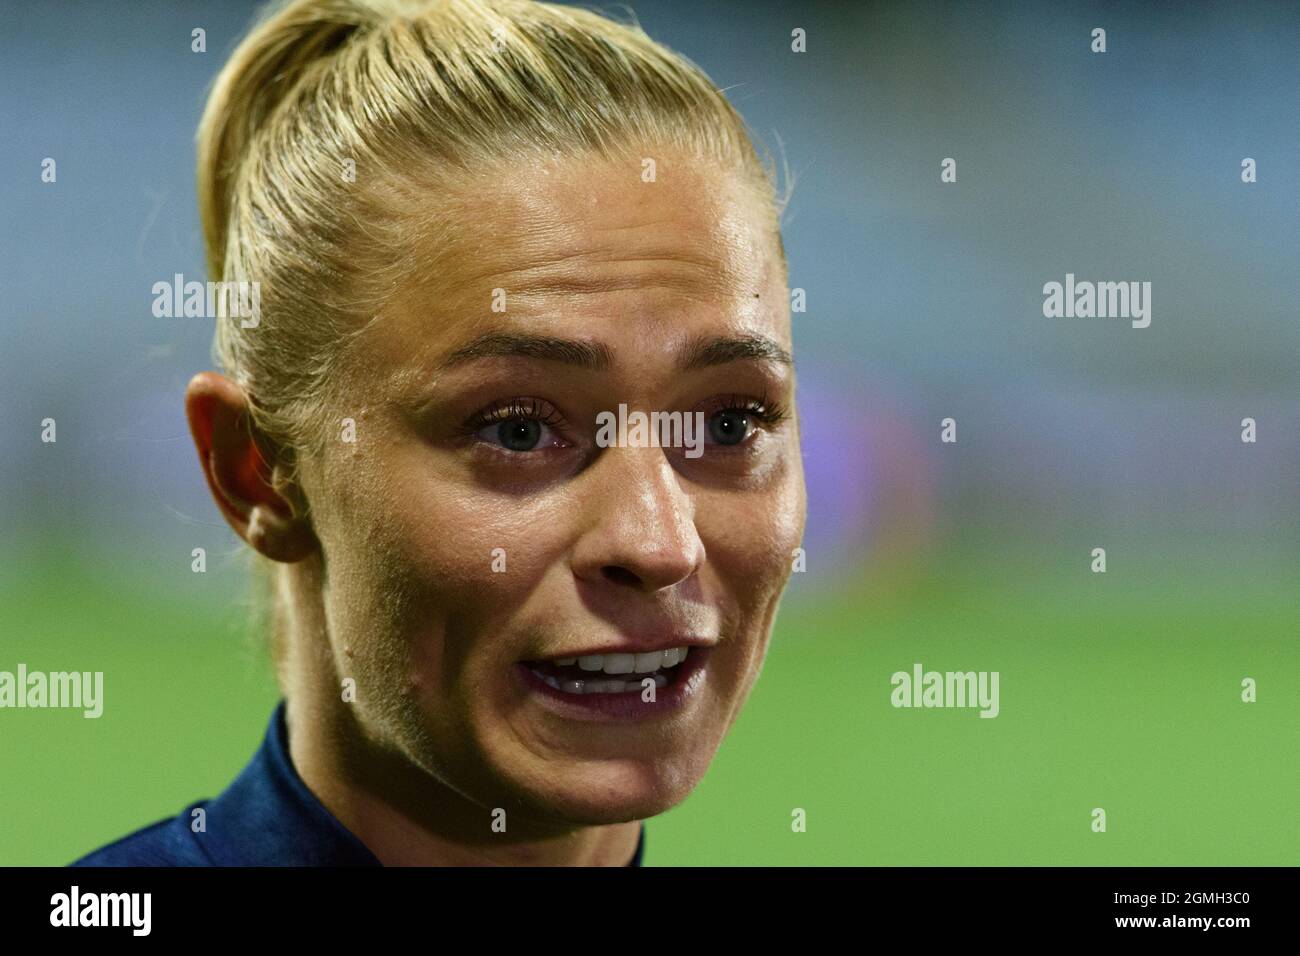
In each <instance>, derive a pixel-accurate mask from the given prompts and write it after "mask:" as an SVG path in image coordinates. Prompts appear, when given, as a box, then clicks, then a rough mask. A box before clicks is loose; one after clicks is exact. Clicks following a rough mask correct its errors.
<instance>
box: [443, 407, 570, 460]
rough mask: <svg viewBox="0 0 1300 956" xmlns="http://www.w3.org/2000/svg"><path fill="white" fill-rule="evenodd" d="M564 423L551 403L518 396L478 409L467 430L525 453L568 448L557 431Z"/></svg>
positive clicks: (500, 446)
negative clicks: (543, 449)
mask: <svg viewBox="0 0 1300 956" xmlns="http://www.w3.org/2000/svg"><path fill="white" fill-rule="evenodd" d="M562 422H563V419H562V418H561V417H560V413H559V412H558V411H556V410H555V408H553V407H552V406H551V405H550V404H549V403H548V402H543V401H541V400H540V399H532V398H516V399H512V400H510V401H507V402H505V403H504V404H501V405H496V406H492V407H489V408H487V409H484V410H483V411H481V412H479V413H478V414H477V415H475V416H474V418H472V419H471V420H470V421H469V422H468V428H467V431H468V432H469V433H470V434H472V435H473V436H474V437H475V438H477V439H478V440H479V441H481V442H484V443H485V444H488V445H493V446H495V447H497V448H503V449H505V450H506V451H511V452H518V453H520V454H523V453H526V452H530V451H537V450H538V449H542V448H564V447H567V445H566V443H565V442H564V440H563V439H561V438H560V436H559V434H557V429H558V428H559V427H560V426H561V424H562Z"/></svg>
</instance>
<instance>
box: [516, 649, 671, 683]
mask: <svg viewBox="0 0 1300 956" xmlns="http://www.w3.org/2000/svg"><path fill="white" fill-rule="evenodd" d="M689 652H690V648H689V647H670V648H667V649H666V650H662V651H650V652H648V653H645V654H588V655H585V656H583V657H560V658H556V659H555V660H549V661H525V662H524V666H525V667H527V668H528V669H529V670H530V671H532V672H533V674H535V675H536V676H537V677H538V679H539V680H542V681H544V682H545V683H546V684H547V685H549V686H550V687H553V688H555V689H556V690H558V691H560V692H561V693H564V694H575V695H583V694H632V693H640V692H641V691H642V689H643V688H644V687H645V686H646V685H645V681H646V680H653V681H654V683H655V687H656V689H659V688H664V687H667V686H669V685H670V684H672V683H673V682H674V680H675V679H676V678H677V676H678V673H679V665H680V664H681V663H682V662H683V661H685V660H686V657H687V654H688V653H689Z"/></svg>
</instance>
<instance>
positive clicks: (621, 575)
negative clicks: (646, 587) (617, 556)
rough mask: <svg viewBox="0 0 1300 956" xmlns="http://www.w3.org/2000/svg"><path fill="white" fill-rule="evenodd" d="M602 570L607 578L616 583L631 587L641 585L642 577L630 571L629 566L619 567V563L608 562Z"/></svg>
mask: <svg viewBox="0 0 1300 956" xmlns="http://www.w3.org/2000/svg"><path fill="white" fill-rule="evenodd" d="M601 571H602V572H603V573H604V575H605V577H606V579H607V580H609V581H612V582H613V583H614V584H626V585H629V586H631V587H640V586H641V579H640V578H639V577H637V576H636V575H635V574H633V573H632V572H631V571H629V570H628V569H627V568H622V567H619V566H618V565H617V564H607V565H605V566H604V567H603V568H601Z"/></svg>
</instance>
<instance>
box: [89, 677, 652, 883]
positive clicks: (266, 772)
mask: <svg viewBox="0 0 1300 956" xmlns="http://www.w3.org/2000/svg"><path fill="white" fill-rule="evenodd" d="M284 706H285V705H284V701H280V703H279V705H278V706H277V707H276V708H275V713H274V714H272V715H271V722H270V725H269V726H268V727H267V729H266V739H265V740H263V742H262V746H261V747H260V748H259V749H258V751H257V753H256V754H255V755H254V756H253V759H252V760H251V761H250V762H249V764H248V766H246V767H245V768H244V769H243V771H241V772H240V774H239V776H238V777H236V778H235V781H234V782H233V783H231V785H230V786H229V787H227V788H226V789H225V791H223V792H222V794H221V795H220V796H218V797H217V798H216V799H215V800H203V801H199V802H198V803H192V804H190V805H189V806H188V807H186V808H185V809H184V810H183V811H181V813H180V814H178V815H177V816H175V817H169V818H168V819H166V820H160V821H158V822H157V823H155V824H153V825H151V826H147V827H144V828H143V829H141V830H137V831H136V832H135V833H132V834H130V835H129V836H125V837H123V838H122V839H120V840H117V841H115V842H113V843H110V844H109V845H108V846H105V847H101V848H100V849H98V850H96V851H95V852H93V853H91V854H89V855H87V856H84V857H82V858H81V859H80V860H77V861H76V862H75V863H73V864H72V865H73V866H382V864H381V863H380V862H379V859H378V858H377V857H376V856H375V855H374V854H373V853H371V852H370V850H368V849H367V848H366V846H365V844H364V843H362V842H361V841H360V840H359V839H357V837H356V836H355V835H353V833H352V832H351V831H350V830H348V829H347V827H345V826H344V825H343V824H342V823H340V822H339V821H338V819H337V818H336V817H335V816H334V815H333V814H332V813H330V812H329V810H327V809H326V808H325V805H324V804H323V803H321V802H320V800H318V799H317V798H316V795H315V794H313V793H312V792H311V791H310V790H309V789H307V785H306V784H305V783H303V780H302V778H301V777H299V776H298V771H297V770H296V769H294V766H293V761H292V760H291V759H290V758H289V736H288V728H287V725H286V723H285V719H284ZM196 808H203V810H204V811H205V813H206V815H207V819H206V820H205V829H204V830H203V831H201V832H198V833H195V832H194V831H193V830H192V829H191V823H192V821H193V820H194V819H195V817H194V814H193V811H194V810H195V809H196ZM644 847H645V824H642V825H641V835H640V838H639V839H638V840H637V845H636V853H635V855H634V856H633V857H632V862H631V863H629V864H628V866H640V865H641V857H642V854H643V852H644Z"/></svg>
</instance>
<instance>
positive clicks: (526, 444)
mask: <svg viewBox="0 0 1300 956" xmlns="http://www.w3.org/2000/svg"><path fill="white" fill-rule="evenodd" d="M478 435H479V437H480V438H482V439H483V440H484V441H486V442H491V443H495V444H499V445H500V446H501V447H502V448H506V449H509V450H510V451H533V450H534V449H536V448H537V447H539V446H540V445H542V444H543V443H545V444H546V445H547V446H554V445H555V444H557V442H556V441H555V440H554V436H553V435H551V430H550V428H549V427H547V426H546V425H545V424H543V423H542V422H539V421H538V420H537V419H535V418H510V419H507V420H506V421H503V422H495V423H493V424H491V425H487V426H485V427H484V428H482V429H480V430H479V431H478ZM547 437H549V438H550V440H549V441H544V439H545V438H547Z"/></svg>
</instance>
